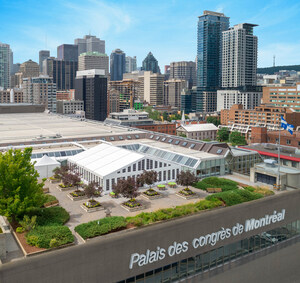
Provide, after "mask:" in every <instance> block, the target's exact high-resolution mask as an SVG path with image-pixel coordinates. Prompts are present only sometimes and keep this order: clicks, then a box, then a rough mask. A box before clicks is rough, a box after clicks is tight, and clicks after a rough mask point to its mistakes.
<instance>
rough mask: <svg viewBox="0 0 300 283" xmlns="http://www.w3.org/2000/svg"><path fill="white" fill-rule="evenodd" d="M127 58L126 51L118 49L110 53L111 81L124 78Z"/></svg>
mask: <svg viewBox="0 0 300 283" xmlns="http://www.w3.org/2000/svg"><path fill="white" fill-rule="evenodd" d="M125 67H126V60H125V53H124V52H123V51H122V50H120V49H116V50H114V51H113V52H112V53H111V54H110V79H111V81H121V80H123V74H124V73H125Z"/></svg>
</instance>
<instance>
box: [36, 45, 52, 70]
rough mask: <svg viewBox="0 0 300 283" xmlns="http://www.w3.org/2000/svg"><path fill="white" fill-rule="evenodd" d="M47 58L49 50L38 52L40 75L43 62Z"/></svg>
mask: <svg viewBox="0 0 300 283" xmlns="http://www.w3.org/2000/svg"><path fill="white" fill-rule="evenodd" d="M49 57H50V51H49V50H40V52H39V65H40V73H42V72H43V61H44V60H45V59H47V58H49Z"/></svg>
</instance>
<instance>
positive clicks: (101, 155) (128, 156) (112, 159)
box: [68, 143, 144, 177]
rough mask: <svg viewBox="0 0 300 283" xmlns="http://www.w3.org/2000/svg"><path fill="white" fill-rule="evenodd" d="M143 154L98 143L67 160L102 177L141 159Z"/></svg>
mask: <svg viewBox="0 0 300 283" xmlns="http://www.w3.org/2000/svg"><path fill="white" fill-rule="evenodd" d="M143 157H144V155H142V154H139V153H136V152H132V151H129V150H126V149H123V148H120V147H116V146H113V145H109V144H104V143H102V144H100V145H97V146H95V147H93V148H91V149H88V150H86V151H83V152H81V153H79V154H77V155H74V156H70V157H69V158H68V160H69V161H70V162H72V163H75V164H77V165H78V166H81V167H83V168H85V169H86V170H88V171H92V172H94V174H96V175H98V176H100V177H104V176H107V175H109V174H111V173H113V172H115V171H117V170H120V169H121V168H123V167H126V166H128V165H130V164H131V163H133V162H136V161H138V160H141V159H142V158H143Z"/></svg>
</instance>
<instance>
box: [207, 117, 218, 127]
mask: <svg viewBox="0 0 300 283" xmlns="http://www.w3.org/2000/svg"><path fill="white" fill-rule="evenodd" d="M206 122H207V123H213V124H214V125H215V126H216V127H218V126H219V125H220V124H221V123H220V120H219V118H218V117H214V116H209V117H207V119H206Z"/></svg>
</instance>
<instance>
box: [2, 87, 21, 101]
mask: <svg viewBox="0 0 300 283" xmlns="http://www.w3.org/2000/svg"><path fill="white" fill-rule="evenodd" d="M0 103H23V90H22V89H19V88H12V89H6V90H1V89H0Z"/></svg>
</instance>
